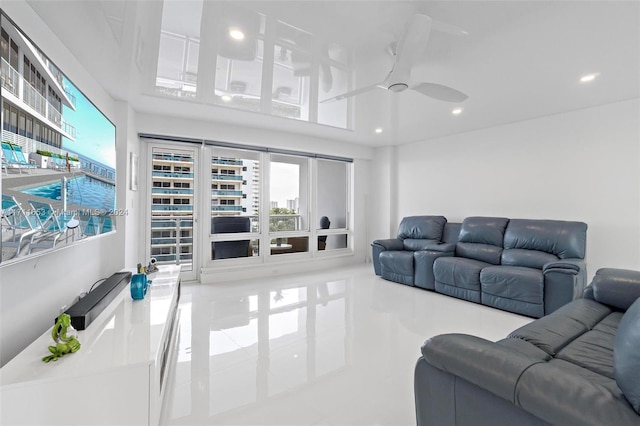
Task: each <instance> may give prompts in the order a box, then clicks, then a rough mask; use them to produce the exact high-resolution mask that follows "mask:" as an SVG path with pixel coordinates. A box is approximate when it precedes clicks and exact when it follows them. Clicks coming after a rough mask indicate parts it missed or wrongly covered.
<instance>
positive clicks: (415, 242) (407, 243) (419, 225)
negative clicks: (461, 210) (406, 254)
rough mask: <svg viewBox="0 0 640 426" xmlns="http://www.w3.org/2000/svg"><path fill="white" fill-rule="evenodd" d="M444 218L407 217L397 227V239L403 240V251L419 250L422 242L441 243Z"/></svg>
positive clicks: (445, 219) (445, 221)
mask: <svg viewBox="0 0 640 426" xmlns="http://www.w3.org/2000/svg"><path fill="white" fill-rule="evenodd" d="M446 223H447V218H445V217H444V216H407V217H405V218H403V219H402V221H401V222H400V226H399V227H398V238H399V239H401V240H403V245H404V248H405V250H421V249H422V245H423V244H424V243H425V241H424V240H430V241H441V239H442V231H443V229H444V225H445V224H446Z"/></svg>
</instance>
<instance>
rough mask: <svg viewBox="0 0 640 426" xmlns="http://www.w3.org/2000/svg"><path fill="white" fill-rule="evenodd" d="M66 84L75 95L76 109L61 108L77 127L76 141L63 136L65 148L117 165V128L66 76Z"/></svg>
mask: <svg viewBox="0 0 640 426" xmlns="http://www.w3.org/2000/svg"><path fill="white" fill-rule="evenodd" d="M63 84H64V87H65V88H66V89H67V90H68V91H69V92H71V94H73V96H75V97H76V110H75V111H74V110H72V109H71V108H69V107H66V106H63V107H62V115H63V117H64V119H65V121H67V122H68V123H69V124H71V125H72V126H73V127H75V128H76V140H75V141H71V140H69V139H67V138H63V141H62V147H63V148H64V149H68V150H69V151H73V152H76V153H78V154H80V155H84V156H86V157H89V158H92V159H94V160H96V161H98V162H100V163H102V164H105V165H107V166H110V167H112V168H113V169H115V168H116V129H115V127H114V125H113V124H111V122H109V120H107V118H106V117H105V116H104V115H102V113H101V112H100V111H99V110H98V109H97V108H96V107H95V106H94V105H93V104H92V103H91V102H89V100H88V99H87V98H86V97H85V96H84V95H83V94H82V93H81V92H80V91H79V90H78V89H77V88H76V86H75V85H74V84H73V83H71V82H70V81H69V80H68V79H67V78H66V77H64V79H63Z"/></svg>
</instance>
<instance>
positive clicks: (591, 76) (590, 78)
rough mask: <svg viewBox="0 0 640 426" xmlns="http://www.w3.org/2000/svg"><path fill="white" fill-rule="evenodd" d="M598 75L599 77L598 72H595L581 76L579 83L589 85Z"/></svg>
mask: <svg viewBox="0 0 640 426" xmlns="http://www.w3.org/2000/svg"><path fill="white" fill-rule="evenodd" d="M599 75H600V73H599V72H596V73H593V74H587V75H583V76H582V77H580V83H589V82H591V81H593V80H595V79H596V77H597V76H599Z"/></svg>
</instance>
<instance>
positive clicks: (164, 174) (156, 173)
mask: <svg viewBox="0 0 640 426" xmlns="http://www.w3.org/2000/svg"><path fill="white" fill-rule="evenodd" d="M152 176H153V177H164V178H178V179H193V173H178V172H159V171H154V172H153V173H152Z"/></svg>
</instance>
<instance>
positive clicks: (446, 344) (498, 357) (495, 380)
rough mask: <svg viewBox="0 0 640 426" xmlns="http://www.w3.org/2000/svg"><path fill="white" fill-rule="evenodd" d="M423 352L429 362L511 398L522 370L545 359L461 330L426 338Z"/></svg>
mask: <svg viewBox="0 0 640 426" xmlns="http://www.w3.org/2000/svg"><path fill="white" fill-rule="evenodd" d="M422 355H423V356H424V358H425V360H426V361H427V362H428V363H429V364H431V365H432V366H434V367H436V368H438V369H440V370H442V371H445V372H447V373H450V374H453V375H455V376H458V377H460V378H463V379H465V380H466V381H468V382H470V383H473V384H474V385H476V386H479V387H481V388H483V389H486V390H487V391H489V392H491V393H493V394H494V395H496V396H499V397H501V398H504V399H506V400H507V401H509V402H514V397H515V390H516V385H517V384H518V380H519V379H520V376H521V375H522V373H523V372H524V371H526V370H527V369H528V368H529V367H531V366H532V365H534V364H537V363H540V362H544V361H541V360H539V359H532V358H528V357H526V356H524V355H522V354H520V353H518V352H515V351H513V350H511V349H509V348H506V347H504V346H500V345H497V344H495V343H493V342H490V341H488V340H485V339H482V338H479V337H476V336H469V335H464V334H444V335H440V336H435V337H433V338H431V339H429V340H427V341H426V342H425V344H424V346H422Z"/></svg>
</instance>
